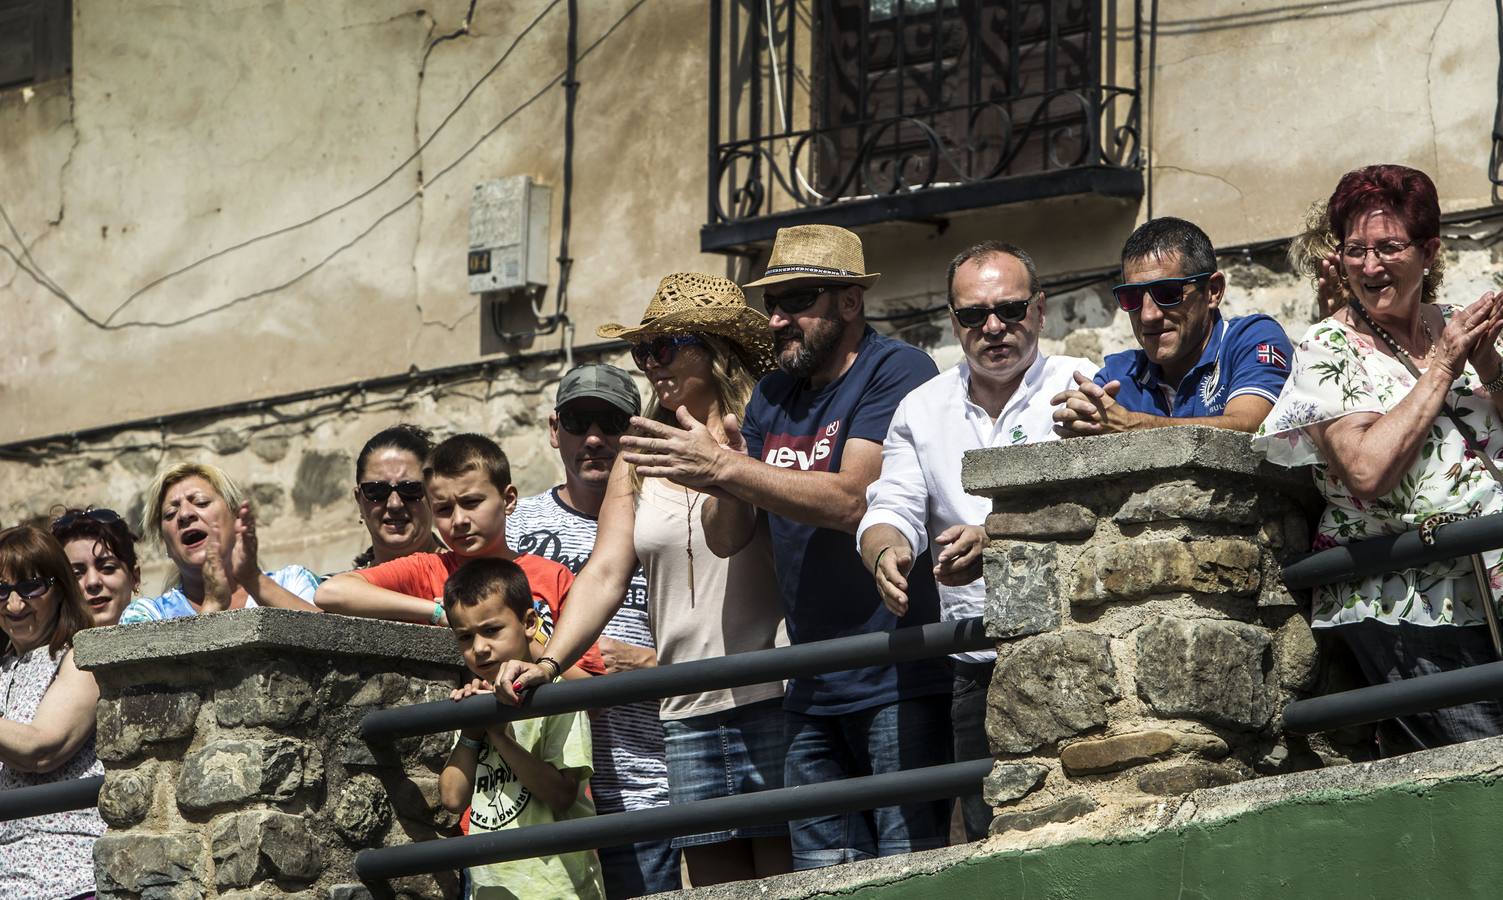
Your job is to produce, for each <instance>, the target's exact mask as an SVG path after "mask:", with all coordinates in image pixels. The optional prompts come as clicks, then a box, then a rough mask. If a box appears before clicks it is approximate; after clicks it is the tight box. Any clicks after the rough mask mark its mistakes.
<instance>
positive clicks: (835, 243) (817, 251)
mask: <svg viewBox="0 0 1503 900" xmlns="http://www.w3.org/2000/svg"><path fill="white" fill-rule="evenodd" d="M881 277H882V273H880V272H872V273H870V274H867V271H866V258H865V257H864V256H863V255H862V253H861V238H859V237H857V236H856V233H855V232H852V231H847V230H845V229H844V228H841V227H839V226H837V225H794V226H793V227H791V228H779V229H778V234H777V237H775V238H773V241H772V258H771V259H769V260H768V261H767V271H766V272H764V273H763V274H762V277H761V278H759V279H757V280H756V281H753V282H751V283H750V284H748V285H747V287H749V288H750V287H767V286H768V285H770V284H782V283H783V282H786V281H820V282H837V283H840V284H859V285H860V286H862V287H864V288H869V287H871V286H872V285H874V284H876V283H877V279H878V278H881Z"/></svg>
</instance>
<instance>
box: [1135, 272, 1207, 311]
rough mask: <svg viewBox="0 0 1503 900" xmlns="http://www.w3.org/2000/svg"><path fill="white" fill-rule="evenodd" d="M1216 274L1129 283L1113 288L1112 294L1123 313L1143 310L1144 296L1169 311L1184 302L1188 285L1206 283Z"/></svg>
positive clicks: (1202, 273) (1204, 273) (1205, 273)
mask: <svg viewBox="0 0 1503 900" xmlns="http://www.w3.org/2000/svg"><path fill="white" fill-rule="evenodd" d="M1215 274H1216V273H1215V272H1201V273H1200V274H1199V275H1186V276H1185V277H1184V278H1160V279H1159V280H1157V281H1140V282H1129V283H1128V284H1119V285H1117V286H1116V287H1114V288H1112V293H1113V294H1116V295H1117V305H1118V306H1121V307H1122V310H1123V312H1137V311H1138V310H1140V309H1142V308H1143V295H1144V294H1147V295H1148V296H1150V297H1152V298H1153V303H1154V305H1155V306H1158V307H1159V308H1160V309H1167V308H1169V307H1173V306H1179V305H1180V304H1181V303H1183V302H1184V300H1185V286H1186V285H1190V284H1194V283H1195V282H1197V281H1205V280H1206V279H1208V278H1210V277H1211V276H1212V275H1215Z"/></svg>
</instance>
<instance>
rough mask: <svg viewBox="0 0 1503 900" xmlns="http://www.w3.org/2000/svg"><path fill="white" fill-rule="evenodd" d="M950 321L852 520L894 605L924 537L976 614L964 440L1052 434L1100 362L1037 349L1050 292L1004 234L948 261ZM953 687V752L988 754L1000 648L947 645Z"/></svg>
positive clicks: (970, 826) (953, 606)
mask: <svg viewBox="0 0 1503 900" xmlns="http://www.w3.org/2000/svg"><path fill="white" fill-rule="evenodd" d="M949 293H950V324H951V326H952V327H953V328H954V330H955V337H956V339H957V340H958V341H959V342H960V346H961V349H962V351H963V352H964V353H965V360H964V361H963V362H960V363H958V364H956V366H955V367H954V368H952V369H949V370H948V371H945V372H942V373H940V374H939V375H937V376H935V377H934V378H933V379H931V380H929V381H928V382H926V383H924V384H923V385H921V386H920V387H918V388H916V389H915V390H914V391H913V392H912V393H910V394H909V395H908V396H907V397H905V398H904V399H903V401H902V402H901V403H900V404H899V405H898V408H897V412H896V413H895V414H894V415H893V418H892V425H891V427H889V429H888V431H887V439H886V440H885V441H884V442H883V444H882V474H881V476H880V477H879V478H878V479H877V480H876V481H874V482H873V483H872V484H871V486H870V487H869V488H867V492H866V502H867V509H866V515H865V516H864V517H863V518H862V519H861V525H860V528H859V529H858V531H857V532H856V541H857V544H858V545H859V547H860V549H861V559H862V561H863V562H865V563H866V567H867V569H868V571H871V572H872V573H873V576H874V577H875V578H876V581H877V590H878V591H879V592H880V593H881V595H882V600H883V602H884V603H886V604H887V606H888V608H889V609H891V610H892V611H893V613H895V614H897V615H902V614H903V612H904V611H905V610H906V609H907V605H908V595H907V590H908V580H907V576H908V572H909V570H910V569H911V568H912V566H913V561H914V557H915V555H916V554H915V548H921V547H923V546H924V545H925V544H928V546H929V549H930V551H931V552H932V554H933V558H934V561H935V566H934V577H935V580H936V581H938V582H939V585H940V587H939V595H940V614H941V616H942V618H943V619H945V620H947V621H951V620H955V619H966V618H971V617H973V616H979V615H981V610H982V607H983V605H984V604H985V600H986V588H985V585H984V584H983V583H982V581H981V551H982V549H983V548H984V547H985V546H986V543H987V538H986V531H985V529H984V528H983V527H982V526H981V524H980V523H981V522H983V521H984V520H985V519H986V515H987V513H989V512H990V511H991V501H989V500H987V499H986V498H984V497H977V496H974V495H971V494H967V493H966V492H965V491H964V490H963V489H962V488H961V486H960V464H961V457H962V455H963V454H964V453H965V451H967V450H977V449H980V448H982V447H1008V446H1012V445H1014V444H1028V443H1033V442H1036V441H1051V440H1057V439H1058V437H1057V435H1056V434H1055V433H1054V427H1053V426H1054V420H1053V417H1052V412H1053V408H1052V407H1051V406H1050V403H1049V400H1050V398H1051V397H1053V396H1054V395H1055V394H1057V393H1059V392H1060V391H1062V390H1066V389H1068V388H1070V387H1071V386H1073V385H1074V383H1075V382H1074V380H1073V378H1072V376H1073V375H1074V373H1075V372H1081V373H1083V374H1084V375H1085V376H1086V377H1087V378H1090V377H1091V376H1093V375H1095V373H1096V369H1097V366H1096V365H1095V364H1094V363H1092V362H1090V361H1089V360H1085V359H1078V358H1076V357H1071V356H1045V355H1044V354H1042V353H1040V352H1039V348H1038V344H1039V334H1040V332H1042V331H1043V329H1044V316H1045V307H1044V292H1043V290H1041V289H1040V287H1039V280H1038V272H1037V270H1036V269H1035V268H1034V264H1033V259H1032V257H1030V256H1029V255H1028V254H1027V253H1026V252H1025V251H1023V250H1022V249H1021V248H1018V247H1015V246H1013V245H1012V244H1007V243H1003V242H1001V241H984V242H982V243H980V244H977V245H975V246H973V247H971V248H969V249H967V250H966V251H965V252H963V253H961V254H960V255H959V256H957V257H955V259H954V260H953V261H952V262H951V263H950V275H949ZM951 664H952V667H953V669H954V672H955V693H954V695H953V698H952V700H951V719H952V723H951V724H952V725H953V728H954V734H955V758H956V759H957V760H967V759H978V758H981V757H985V756H989V755H991V750H990V747H989V746H988V745H987V740H986V732H985V728H984V720H985V715H986V690H987V686H988V685H989V684H990V683H991V674H992V668H993V667H994V666H995V664H996V653H995V652H992V651H979V652H972V653H962V654H957V655H956V656H954V657H951ZM961 808H962V812H963V815H964V819H965V827H966V834H967V836H968V837H969V838H970V839H971V840H979V839H980V838H983V837H985V836H986V833H987V828H988V826H989V825H990V824H991V810H990V809H989V808H987V806H986V804H985V803H984V802H983V801H982V799H981V795H980V794H979V793H977V794H974V795H971V796H968V797H964V798H962V800H961Z"/></svg>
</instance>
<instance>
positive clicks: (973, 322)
mask: <svg viewBox="0 0 1503 900" xmlns="http://www.w3.org/2000/svg"><path fill="white" fill-rule="evenodd" d="M1032 302H1033V298H1032V297H1030V298H1028V299H1026V300H1003V301H1002V302H1000V303H996V304H993V305H992V306H956V305H955V304H953V303H951V304H950V312H952V313H954V314H955V321H957V322H959V323H960V324H961V326H962V327H965V328H980V327H982V326H983V325H985V324H986V320H987V319H990V318H991V317H992V315H993V314H994V313H995V314H996V316H997V318H999V319H1001V320H1002V321H1004V322H1012V323H1017V322H1021V321H1023V320H1024V319H1026V318H1027V317H1028V304H1030V303H1032Z"/></svg>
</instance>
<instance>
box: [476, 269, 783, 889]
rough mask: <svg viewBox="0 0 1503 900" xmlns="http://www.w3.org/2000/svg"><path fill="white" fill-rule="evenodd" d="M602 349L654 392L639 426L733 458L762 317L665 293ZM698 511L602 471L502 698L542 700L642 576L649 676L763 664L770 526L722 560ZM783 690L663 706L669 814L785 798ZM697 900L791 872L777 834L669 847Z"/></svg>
mask: <svg viewBox="0 0 1503 900" xmlns="http://www.w3.org/2000/svg"><path fill="white" fill-rule="evenodd" d="M599 334H600V336H601V337H619V338H623V339H625V340H627V341H630V342H631V343H632V358H633V359H634V360H635V361H636V363H637V366H638V367H639V368H640V369H641V370H642V372H643V373H644V374H645V375H646V376H647V380H648V381H649V382H650V383H651V385H652V394H651V397H650V399H649V400H648V404H647V409H646V410H645V413H644V415H645V416H646V417H647V418H649V419H654V420H656V421H659V422H665V423H671V424H673V425H675V426H684V427H689V426H690V425H691V423H692V425H693V427H702V428H706V429H708V430H709V431H710V432H711V433H712V434H713V435H714V436H715V438H716V440H718V441H720V442H721V443H723V444H726V445H727V446H739V445H740V435H739V433H737V431H736V427H735V422H736V421H737V420H738V419H739V417H740V416H741V415H742V414H743V413H744V412H745V410H746V402H747V400H748V399H750V397H751V394H752V389H753V388H754V387H755V385H756V378H757V376H758V375H760V374H762V373H763V372H765V371H766V370H767V369H768V368H770V366H771V362H772V345H771V338H770V333H769V331H768V328H767V317H766V316H764V315H762V314H761V313H759V312H757V311H756V310H753V309H751V308H750V307H748V306H747V305H746V299H745V297H743V295H742V293H741V289H740V288H738V287H737V286H736V285H735V283H734V282H731V281H729V280H727V279H725V278H719V277H716V276H712V275H698V274H678V275H669V276H668V277H667V278H664V279H663V281H662V283H661V284H660V285H659V286H658V291H657V294H656V295H655V296H654V297H653V298H652V302H650V303H649V304H648V306H647V311H646V312H645V313H644V314H643V316H642V322H641V324H640V325H638V326H636V327H630V328H629V327H625V326H622V325H607V326H604V327H602V328H601V329H600V331H599ZM704 498H705V495H704V494H701V493H699V492H698V491H693V490H688V489H686V488H683V487H681V486H679V485H676V484H673V483H672V482H669V481H667V480H666V479H662V478H641V477H639V476H638V475H637V473H636V471H635V469H634V468H633V467H632V466H631V465H629V464H627V463H626V462H625V461H624V460H622V459H621V458H620V457H618V458H617V460H616V463H615V465H614V467H613V468H612V471H611V478H610V483H609V485H608V486H607V488H606V495H605V501H604V503H603V504H602V505H601V508H600V529H599V532H598V536H597V537H596V540H595V550H594V552H593V553H592V554H591V556H590V561H589V563H588V564H586V565H585V567H584V569H583V571H581V572H580V573H579V577H578V578H577V579H576V580H575V582H574V587H573V588H572V589H571V591H570V592H569V606H568V607H567V610H566V612H565V614H564V615H563V616H562V617H561V618H560V621H559V623H558V627H557V629H556V630H555V631H554V634H553V637H552V639H551V640H550V641H549V642H548V647H547V650H546V651H545V652H546V653H547V656H546V657H544V658H543V659H540V660H538V663H537V664H529V663H520V662H516V663H510V664H508V666H507V667H506V668H504V669H503V670H502V673H501V677H500V679H499V682H500V683H498V685H497V693H498V694H500V695H501V696H502V697H503V698H505V699H509V700H513V701H515V700H516V699H517V694H518V692H519V691H521V690H525V689H526V688H528V687H531V686H533V685H537V684H542V683H544V682H546V681H548V680H550V679H551V678H552V677H554V676H555V675H557V674H558V671H559V669H560V668H568V667H569V665H570V664H572V663H573V662H574V661H575V660H577V659H578V657H579V656H580V654H582V653H583V652H584V651H585V650H586V649H587V648H588V647H589V646H590V644H591V643H592V642H593V641H594V640H595V639H596V637H598V636H599V634H600V632H601V630H602V629H603V628H604V627H605V625H606V623H607V622H608V621H609V620H610V618H611V616H612V615H613V614H614V613H615V611H616V609H617V608H618V607H619V606H620V605H621V602H622V599H623V596H624V594H625V592H626V588H627V584H628V582H629V581H630V579H631V576H632V572H633V571H634V570H635V569H636V567H637V564H638V563H639V562H640V563H641V565H642V569H643V572H644V574H645V576H646V579H647V604H648V609H649V611H650V616H651V622H652V631H653V638H654V639H655V641H656V642H657V648H658V662H659V664H662V665H667V664H671V663H675V662H687V661H690V660H697V659H706V658H710V657H718V656H725V655H729V654H732V653H743V652H746V651H751V650H765V649H767V648H769V647H772V646H774V644H775V643H777V642H778V637H779V634H780V632H781V626H782V618H783V613H782V609H781V603H780V601H779V599H778V592H777V584H776V580H775V578H774V575H773V569H772V550H771V545H770V542H769V539H768V535H767V528H766V525H765V523H764V524H762V525H760V526H759V528H758V531H757V533H756V534H755V535H754V537H753V539H752V540H751V541H750V542H748V543H747V544H746V546H745V547H742V548H741V549H740V550H739V551H737V552H735V553H734V554H732V555H729V556H728V557H725V558H722V557H721V556H718V555H717V553H716V550H719V549H723V548H716V547H712V546H711V545H710V543H709V542H708V540H707V538H706V534H705V531H706V529H705V524H706V523H705V522H704V521H703V513H704V508H705V504H704ZM782 701H783V685H782V683H781V682H776V681H774V682H768V683H766V684H758V685H752V686H750V687H743V688H734V689H731V690H723V691H704V692H699V693H692V694H687V695H684V696H681V697H671V698H669V699H667V700H664V701H663V705H662V710H661V712H660V717H661V719H662V722H663V734H664V742H665V745H666V749H667V756H668V787H669V794H670V796H671V798H672V802H674V803H687V802H691V801H694V800H706V799H711V798H713V797H721V796H727V795H729V794H742V793H751V792H754V791H760V790H767V789H771V788H778V787H782V784H783V757H784V755H785V743H784V742H785V738H784V724H783V712H782ZM672 843H673V846H674V847H676V848H679V849H681V850H682V851H683V854H684V860H685V863H686V865H687V866H688V870H689V879H690V881H691V882H692V883H693V884H695V885H705V884H715V883H719V882H724V881H739V880H744V879H748V878H760V877H764V876H766V875H771V874H776V873H779V872H785V871H788V870H789V868H790V867H791V861H790V858H789V847H788V829H787V827H786V826H784V825H775V826H762V827H758V828H737V829H722V830H718V831H714V832H707V833H704V834H695V835H688V836H685V837H679V838H674V840H673V842H672Z"/></svg>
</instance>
